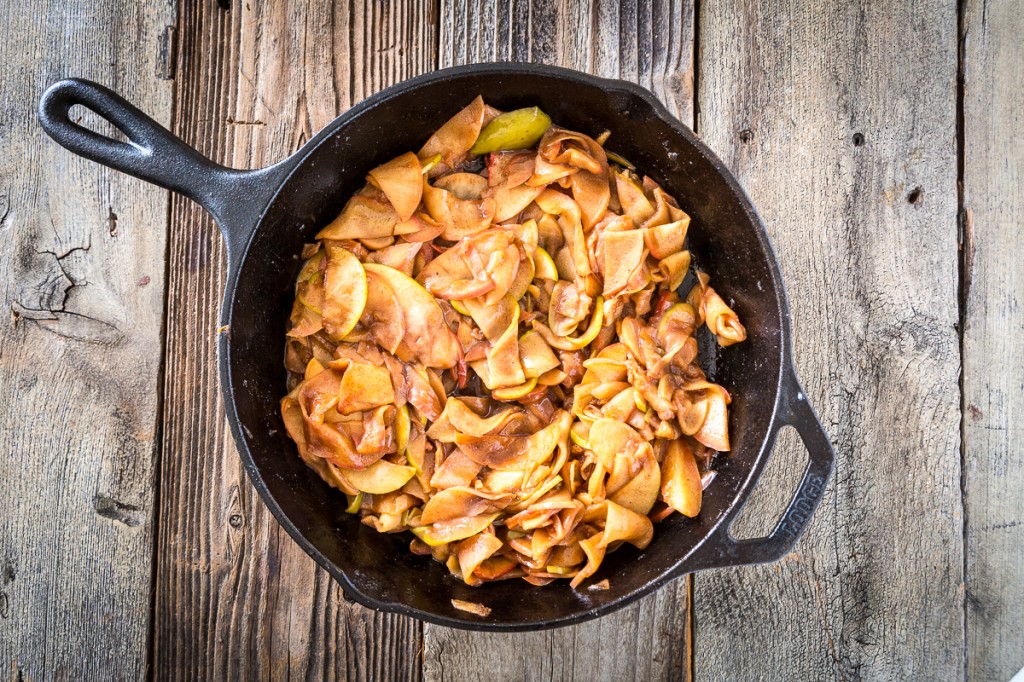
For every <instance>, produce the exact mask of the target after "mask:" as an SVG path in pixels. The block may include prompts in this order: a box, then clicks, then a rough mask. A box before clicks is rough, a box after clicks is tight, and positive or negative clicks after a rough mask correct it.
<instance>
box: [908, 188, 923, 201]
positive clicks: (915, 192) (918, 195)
mask: <svg viewBox="0 0 1024 682" xmlns="http://www.w3.org/2000/svg"><path fill="white" fill-rule="evenodd" d="M923 202H924V190H923V189H921V188H920V187H915V188H914V189H912V190H910V193H909V194H907V203H908V204H911V205H913V206H920V205H921V204H922V203H923Z"/></svg>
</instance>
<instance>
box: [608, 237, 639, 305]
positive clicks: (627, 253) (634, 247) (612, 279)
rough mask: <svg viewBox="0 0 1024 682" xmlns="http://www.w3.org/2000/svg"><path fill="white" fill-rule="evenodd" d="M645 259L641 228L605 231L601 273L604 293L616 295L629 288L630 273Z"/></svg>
mask: <svg viewBox="0 0 1024 682" xmlns="http://www.w3.org/2000/svg"><path fill="white" fill-rule="evenodd" d="M643 259H644V233H643V232H642V231H640V230H624V231H621V232H605V233H604V235H603V237H602V239H601V264H600V265H601V275H602V276H603V277H604V292H603V293H604V295H605V296H609V295H615V294H618V293H620V292H622V291H623V290H625V289H626V288H627V284H629V279H630V275H632V274H633V272H634V271H635V270H636V269H637V268H638V267H640V264H641V262H642V261H643Z"/></svg>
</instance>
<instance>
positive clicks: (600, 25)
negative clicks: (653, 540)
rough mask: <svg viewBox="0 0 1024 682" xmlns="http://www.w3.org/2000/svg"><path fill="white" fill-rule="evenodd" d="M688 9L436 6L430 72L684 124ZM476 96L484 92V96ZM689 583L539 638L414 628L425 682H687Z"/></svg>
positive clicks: (687, 118)
mask: <svg viewBox="0 0 1024 682" xmlns="http://www.w3.org/2000/svg"><path fill="white" fill-rule="evenodd" d="M692 20H693V5H692V3H691V2H689V1H685V0H681V1H671V2H669V1H666V2H661V1H655V2H651V3H644V2H622V3H619V2H610V1H607V0H598V1H596V2H579V3H554V2H537V1H535V2H529V1H527V0H512V2H508V3H506V2H499V1H497V0H488V1H487V2H482V3H475V2H466V1H464V0H457V1H452V2H442V4H441V37H440V42H439V45H440V63H441V66H452V65H455V64H463V63H474V62H481V61H494V60H514V61H536V62H544V63H548V64H558V65H561V66H568V67H571V68H576V69H580V70H584V71H590V72H592V73H596V74H598V75H601V76H607V77H617V78H623V79H627V80H631V81H634V82H637V83H640V84H641V85H644V86H646V87H648V88H651V89H652V90H653V91H654V92H655V93H656V94H657V95H658V96H659V97H660V98H661V99H662V101H664V102H665V103H666V105H667V106H668V107H669V108H670V109H671V110H672V111H673V112H674V113H675V114H676V115H677V116H678V117H679V118H680V119H681V120H682V121H684V122H686V123H688V124H689V123H691V120H692V117H693V101H692V100H693V98H692V93H693V87H692V84H693V78H692V64H693V42H692V35H693V21H692ZM485 95H486V93H485ZM688 588H689V580H688V579H685V580H681V581H677V582H676V583H673V584H671V585H669V586H667V587H665V588H663V589H662V590H660V591H659V592H658V593H657V594H655V595H651V596H650V597H648V598H646V599H644V600H642V601H641V602H640V603H638V604H636V605H634V606H631V607H629V608H627V609H625V610H623V611H620V612H618V613H615V614H612V615H609V616H606V617H604V618H602V619H600V620H598V621H594V622H590V623H585V624H583V625H578V626H573V627H568V628H563V629H560V630H554V631H548V632H539V633H517V634H488V635H480V634H476V633H467V632H463V631H457V630H451V629H448V628H442V627H437V626H431V625H428V626H425V629H424V677H425V678H426V679H429V680H474V681H475V680H481V679H486V680H549V679H557V680H594V679H614V680H631V679H635V680H645V681H647V680H664V679H682V678H685V677H687V676H688V669H689V663H690V651H689V635H690V628H689V619H688V606H689V590H688Z"/></svg>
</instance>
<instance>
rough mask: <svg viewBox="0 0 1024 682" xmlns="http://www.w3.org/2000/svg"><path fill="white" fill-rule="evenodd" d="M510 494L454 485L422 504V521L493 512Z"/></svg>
mask: <svg viewBox="0 0 1024 682" xmlns="http://www.w3.org/2000/svg"><path fill="white" fill-rule="evenodd" d="M511 499H512V496H511V495H501V494H495V493H488V492H483V491H480V490H476V489H474V488H470V487H468V486H461V485H460V486H455V487H452V488H446V489H445V490H441V491H438V492H437V493H435V494H434V495H433V497H431V498H430V499H429V500H428V501H427V503H426V504H425V505H424V506H423V515H422V517H421V518H420V520H421V521H422V522H423V523H428V524H430V523H437V522H439V521H451V520H452V519H457V518H459V517H464V516H478V515H480V514H484V513H488V514H490V513H494V512H496V511H498V510H499V509H501V508H502V507H504V506H505V505H506V504H507V503H508V502H509V500H511Z"/></svg>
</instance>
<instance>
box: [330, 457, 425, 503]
mask: <svg viewBox="0 0 1024 682" xmlns="http://www.w3.org/2000/svg"><path fill="white" fill-rule="evenodd" d="M342 473H343V474H344V475H345V478H347V479H348V481H349V483H351V484H352V485H353V486H355V487H356V489H357V490H361V491H362V492H364V493H369V494H370V495H384V494H385V493H390V492H394V491H396V490H398V489H399V488H401V487H402V486H403V485H405V484H406V483H408V482H409V479H411V478H412V477H413V476H414V475H415V474H416V470H415V469H413V468H412V467H410V466H403V465H401V464H392V463H391V462H389V461H387V460H386V459H378V460H377V461H376V462H374V463H373V464H371V465H370V466H368V467H366V468H365V469H344V470H343V471H342Z"/></svg>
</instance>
